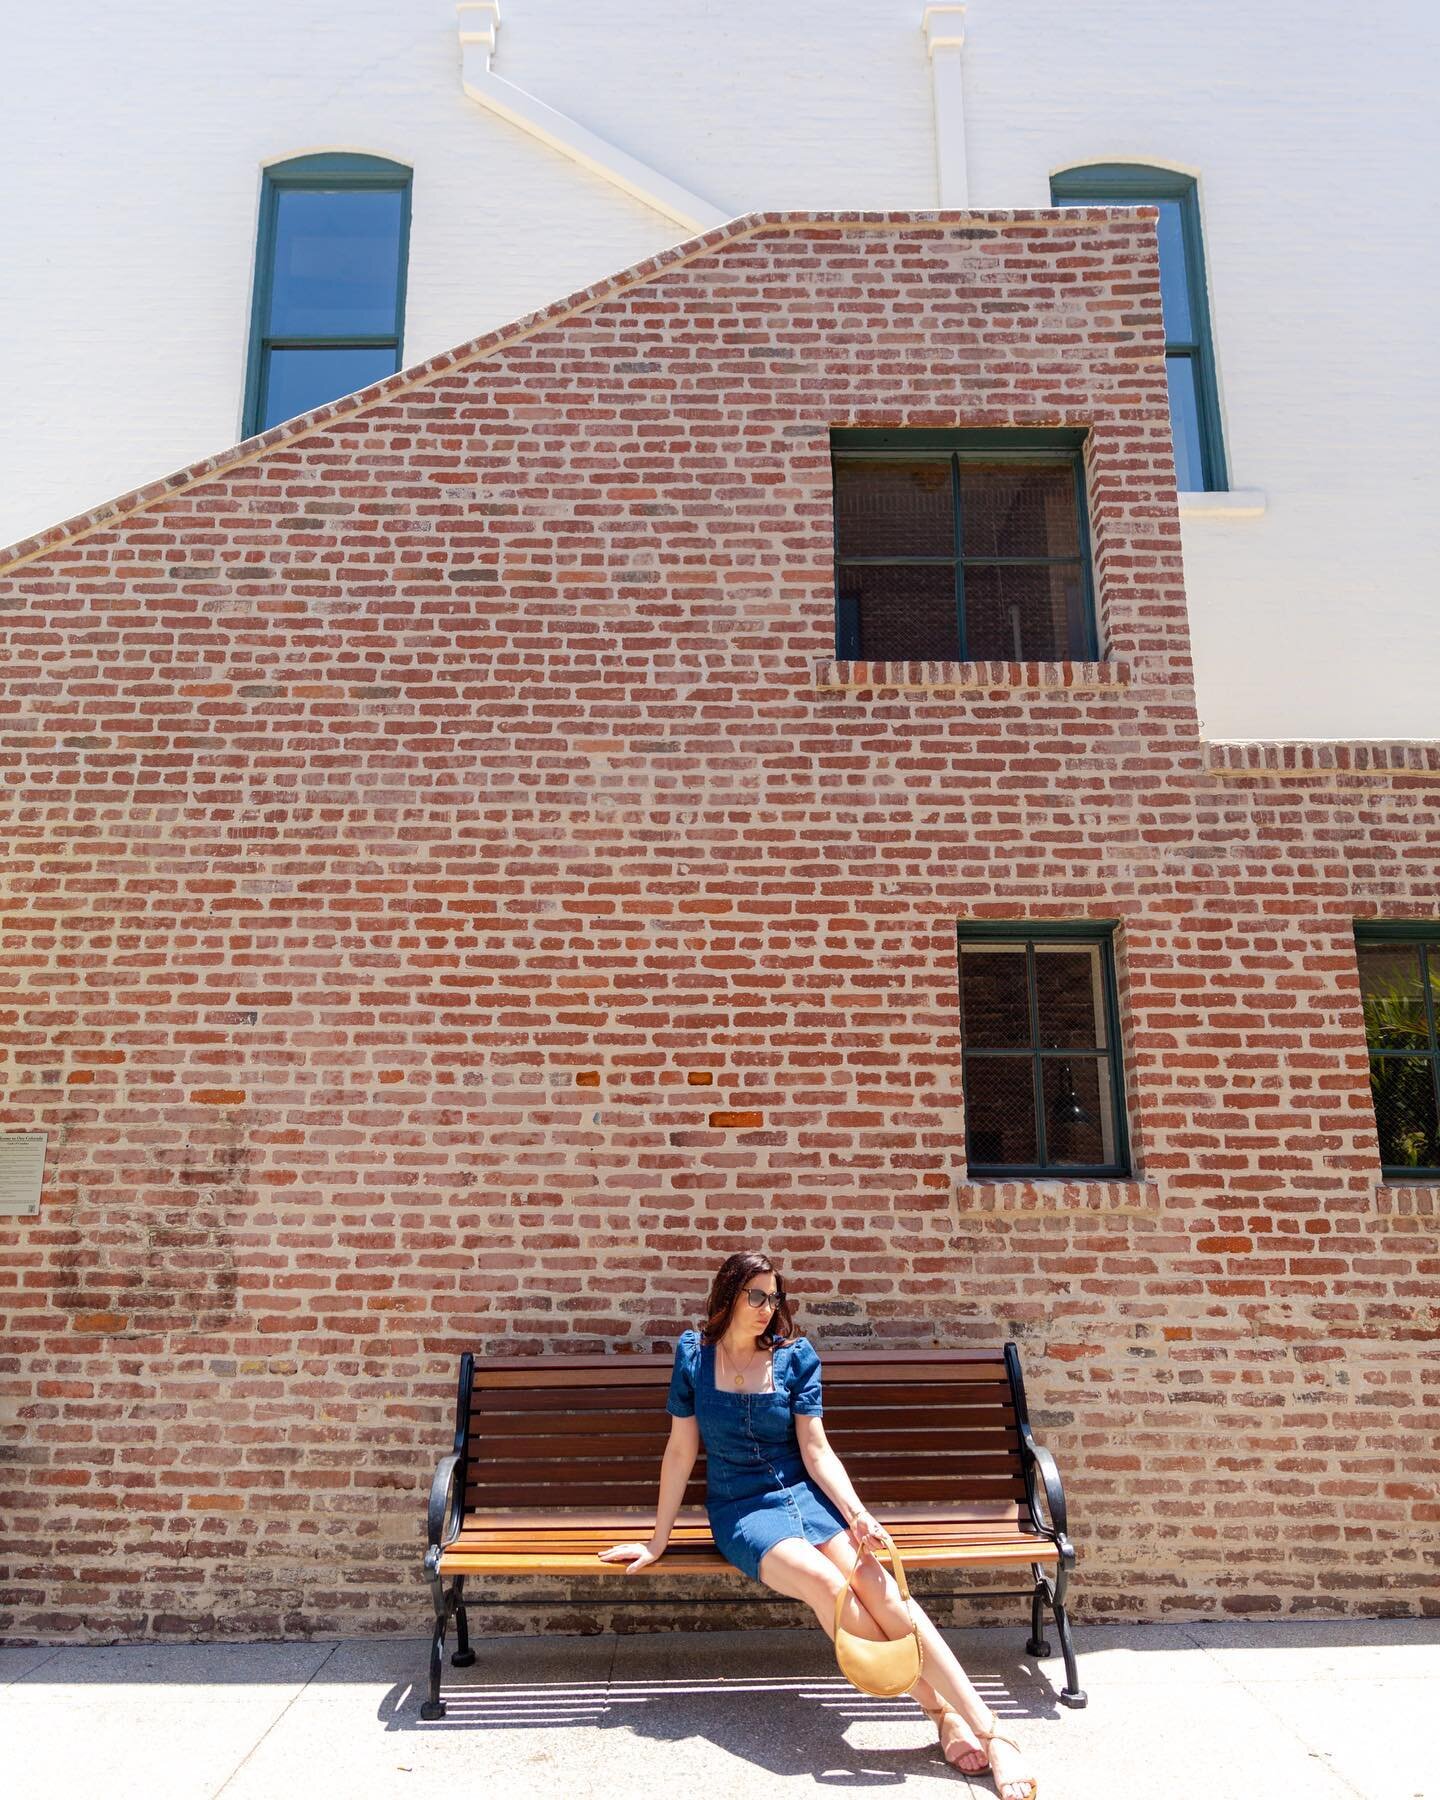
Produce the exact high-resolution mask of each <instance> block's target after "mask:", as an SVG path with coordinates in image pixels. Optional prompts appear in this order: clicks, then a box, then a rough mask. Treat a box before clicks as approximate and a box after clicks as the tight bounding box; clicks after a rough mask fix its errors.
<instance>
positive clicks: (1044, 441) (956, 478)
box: [830, 429, 1100, 662]
mask: <svg viewBox="0 0 1440 1800" xmlns="http://www.w3.org/2000/svg"><path fill="white" fill-rule="evenodd" d="M1086 435H1087V434H1086V433H1085V432H1084V431H1077V430H1065V429H1061V430H1024V429H1017V430H1014V431H967V430H953V431H950V430H916V431H880V430H860V429H855V430H840V429H837V430H834V431H832V432H831V433H830V460H831V466H832V469H833V466H834V464H835V463H836V462H838V461H840V460H841V459H842V458H844V457H846V456H856V457H863V458H866V459H871V458H875V457H889V456H893V457H894V458H895V459H896V460H897V461H900V462H905V461H917V462H918V461H922V460H923V461H931V460H933V461H938V462H946V461H948V462H949V463H950V466H951V482H952V496H953V501H952V503H953V507H954V519H955V545H954V549H953V551H952V553H951V554H950V555H949V556H883V557H858V558H856V557H850V558H846V559H845V560H846V561H847V562H862V563H884V564H895V565H899V564H904V565H911V566H915V567H923V566H930V567H939V568H944V567H946V566H948V565H951V564H953V566H954V571H955V611H956V619H957V627H958V638H959V660H960V661H961V662H968V661H969V660H970V646H969V641H968V638H967V634H966V630H965V566H966V562H967V560H968V561H970V562H971V563H973V564H979V563H987V564H994V563H1009V564H1013V565H1015V566H1017V567H1019V566H1028V567H1034V568H1043V567H1046V566H1048V565H1051V564H1058V563H1073V562H1075V561H1077V560H1078V562H1079V567H1080V583H1081V593H1082V598H1083V602H1084V611H1085V619H1084V631H1085V643H1084V647H1083V650H1082V654H1081V657H1080V660H1081V661H1085V662H1095V661H1097V660H1098V658H1099V654H1100V650H1099V636H1098V632H1097V629H1096V624H1095V584H1094V577H1093V571H1092V568H1091V555H1090V522H1089V509H1088V507H1087V504H1086V495H1085V439H1086ZM967 458H968V459H970V460H972V461H975V462H1015V463H1028V464H1035V463H1050V464H1060V465H1063V466H1067V467H1069V468H1070V469H1071V470H1072V471H1073V474H1074V481H1075V520H1076V535H1077V539H1078V545H1079V555H1078V559H1077V558H1076V557H1039V556H1022V557H979V558H968V559H967V557H966V555H965V521H964V518H963V515H962V511H961V506H960V463H961V462H962V461H964V460H966V459H967ZM832 484H833V476H832ZM834 551H835V574H836V580H835V655H836V658H837V659H838V660H839V661H841V662H854V661H856V660H857V659H858V657H859V655H860V616H859V608H858V607H857V606H856V605H855V604H854V603H853V602H847V601H846V600H845V599H844V597H843V596H842V594H841V591H840V579H839V576H840V563H841V557H840V536H839V526H838V521H837V524H836V528H835V536H834ZM1059 660H1062V661H1063V660H1065V659H1063V658H1061V659H1059Z"/></svg>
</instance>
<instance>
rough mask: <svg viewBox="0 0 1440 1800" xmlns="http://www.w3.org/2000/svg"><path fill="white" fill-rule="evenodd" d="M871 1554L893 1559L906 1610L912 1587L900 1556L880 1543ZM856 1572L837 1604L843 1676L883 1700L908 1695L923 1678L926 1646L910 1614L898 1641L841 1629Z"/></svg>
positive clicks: (838, 1654)
mask: <svg viewBox="0 0 1440 1800" xmlns="http://www.w3.org/2000/svg"><path fill="white" fill-rule="evenodd" d="M871 1554H875V1555H878V1554H883V1555H885V1556H888V1557H889V1558H890V1566H891V1568H892V1569H893V1570H894V1572H895V1584H896V1586H897V1587H898V1588H899V1589H900V1597H901V1599H902V1600H903V1601H904V1602H905V1607H906V1610H907V1611H908V1610H909V1607H910V1588H909V1584H908V1583H907V1582H906V1580H905V1565H904V1563H902V1562H901V1560H900V1553H899V1551H898V1550H896V1549H895V1547H894V1545H893V1544H886V1543H883V1542H882V1543H880V1544H879V1549H878V1552H877V1551H872V1552H871ZM859 1567H860V1558H859V1557H858V1556H857V1557H856V1559H855V1569H858V1568H859ZM855 1569H852V1570H851V1571H850V1575H849V1579H848V1580H847V1581H846V1583H845V1585H844V1587H843V1588H841V1590H840V1593H839V1595H838V1596H837V1598H836V1601H835V1659H836V1661H837V1662H838V1663H839V1664H840V1673H841V1674H842V1675H844V1676H845V1677H846V1678H847V1679H848V1680H849V1681H850V1682H851V1683H853V1685H854V1686H855V1687H857V1688H859V1690H860V1692H861V1693H862V1694H878V1695H880V1696H881V1697H882V1698H883V1699H890V1698H892V1697H893V1696H894V1695H896V1694H904V1693H908V1692H909V1690H910V1689H911V1688H912V1687H914V1685H915V1683H916V1682H917V1681H918V1680H919V1679H920V1669H921V1665H922V1664H923V1663H924V1661H925V1651H924V1647H923V1646H922V1644H921V1642H920V1631H919V1627H918V1626H917V1625H916V1624H915V1621H914V1615H913V1614H912V1615H911V1621H910V1629H909V1631H908V1632H907V1633H906V1634H905V1636H904V1637H898V1638H885V1639H874V1638H862V1637H856V1636H855V1634H854V1632H852V1631H845V1630H842V1629H841V1625H840V1616H841V1614H842V1613H843V1612H844V1610H845V1596H846V1595H847V1594H848V1593H849V1592H850V1583H851V1582H853V1581H854V1579H855Z"/></svg>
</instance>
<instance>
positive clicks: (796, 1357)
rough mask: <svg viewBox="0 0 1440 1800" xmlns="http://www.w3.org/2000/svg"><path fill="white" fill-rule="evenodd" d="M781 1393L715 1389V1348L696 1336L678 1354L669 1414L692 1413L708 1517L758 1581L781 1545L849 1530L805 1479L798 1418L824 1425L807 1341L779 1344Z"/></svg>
mask: <svg viewBox="0 0 1440 1800" xmlns="http://www.w3.org/2000/svg"><path fill="white" fill-rule="evenodd" d="M772 1366H773V1371H774V1377H775V1391H774V1392H773V1393H769V1394H749V1393H745V1392H744V1391H743V1390H741V1389H736V1388H732V1389H725V1388H717V1387H716V1385H715V1346H714V1345H713V1344H705V1343H702V1342H701V1339H700V1333H699V1332H698V1331H686V1332H682V1333H681V1336H680V1342H679V1343H678V1344H677V1345H676V1346H675V1366H674V1368H673V1369H672V1370H671V1373H670V1396H669V1398H668V1399H667V1400H666V1402H665V1410H666V1412H668V1413H669V1414H671V1416H672V1417H674V1418H677V1419H688V1418H690V1417H691V1415H692V1414H693V1415H694V1416H695V1418H696V1420H697V1422H698V1424H699V1426H700V1437H701V1441H702V1442H703V1443H704V1445H705V1511H706V1514H707V1515H708V1517H709V1520H710V1530H711V1534H712V1535H713V1537H714V1539H715V1547H716V1549H717V1550H719V1552H720V1554H721V1555H722V1556H723V1557H724V1558H725V1559H726V1561H727V1562H732V1563H734V1565H735V1567H736V1568H737V1569H743V1570H744V1572H745V1573H746V1574H747V1575H748V1576H750V1577H751V1579H752V1580H755V1581H758V1580H759V1579H760V1558H761V1557H762V1556H764V1554H765V1552H766V1551H767V1550H771V1549H773V1548H774V1546H775V1545H776V1544H778V1543H779V1542H780V1541H781V1540H782V1539H783V1538H790V1537H798V1538H804V1539H805V1540H806V1542H807V1543H811V1544H823V1543H825V1542H827V1541H828V1540H829V1539H830V1538H833V1537H836V1536H837V1535H838V1534H839V1533H840V1532H842V1531H844V1530H845V1521H844V1519H843V1518H842V1517H841V1516H840V1514H839V1513H838V1512H837V1511H836V1510H835V1507H834V1505H833V1503H832V1502H831V1501H830V1500H828V1499H827V1498H826V1496H825V1494H824V1492H823V1491H822V1490H821V1489H820V1488H819V1487H817V1486H816V1484H815V1483H814V1482H813V1481H812V1480H811V1479H810V1476H809V1475H808V1474H807V1473H806V1469H805V1464H804V1461H803V1459H802V1458H801V1455H800V1440H799V1438H798V1437H797V1436H796V1433H795V1415H796V1413H804V1414H806V1415H808V1416H812V1417H816V1418H818V1417H819V1416H820V1412H821V1404H820V1354H819V1352H818V1351H817V1350H816V1348H815V1346H814V1345H813V1344H812V1343H811V1342H810V1340H809V1339H808V1338H803V1337H800V1338H795V1339H793V1340H792V1341H791V1342H790V1343H788V1344H780V1345H777V1346H776V1348H775V1351H774V1353H773V1357H772Z"/></svg>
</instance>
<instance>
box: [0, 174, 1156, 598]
mask: <svg viewBox="0 0 1440 1800" xmlns="http://www.w3.org/2000/svg"><path fill="white" fill-rule="evenodd" d="M1117 212H1123V213H1124V215H1125V216H1127V217H1130V218H1133V217H1135V216H1136V214H1137V213H1139V214H1140V215H1142V216H1148V215H1149V214H1150V212H1151V209H1150V208H1148V207H1139V208H1137V207H1133V206H1132V207H1123V208H1115V207H1104V206H1096V207H1086V208H1080V207H1067V208H1066V209H1065V216H1066V217H1067V218H1071V219H1073V218H1075V217H1076V215H1077V214H1080V215H1082V216H1090V217H1097V218H1108V217H1110V216H1111V215H1112V214H1114V213H1117ZM1056 218H1057V214H1056V212H1055V211H1054V210H1053V209H1041V208H1038V207H1023V208H1016V209H1008V210H1006V211H1003V212H972V211H968V210H967V211H963V212H957V211H944V210H939V209H935V210H931V211H926V212H912V211H902V212H753V213H745V214H744V215H742V216H741V217H740V218H738V219H731V220H730V222H729V223H728V224H726V225H720V226H717V227H716V229H715V230H713V231H707V232H705V233H704V234H703V235H702V236H700V237H693V238H686V239H685V241H684V242H683V243H680V244H676V245H674V246H673V247H672V248H670V249H669V250H661V251H659V252H657V254H656V255H654V256H647V257H646V258H645V260H644V261H643V262H638V263H635V264H633V265H632V266H631V267H630V268H628V269H622V270H621V271H620V272H619V273H618V274H615V275H607V276H605V277H604V279H603V280H601V281H597V282H595V283H593V285H592V286H590V287H587V288H581V289H580V290H579V291H578V292H577V293H574V294H567V295H566V296H565V298H564V299H563V300H555V301H552V302H551V304H550V305H549V306H544V307H541V308H540V310H539V311H538V312H532V313H526V314H524V315H523V316H522V317H521V318H518V319H513V320H511V322H510V323H509V324H507V325H501V326H498V327H497V328H496V329H495V330H494V331H487V332H486V333H485V334H484V336H483V337H478V338H472V339H471V340H470V341H469V343H466V344H461V345H459V346H458V347H457V348H456V349H454V350H446V351H445V352H443V353H442V354H441V355H439V356H432V357H431V358H430V359H429V361H428V362H422V363H414V364H412V365H411V367H410V368H408V369H400V370H398V371H397V372H396V373H395V374H394V375H387V376H386V377H385V379H384V380H383V381H376V382H372V383H371V385H370V386H369V387H366V388H361V389H360V390H359V391H358V392H357V393H354V394H346V395H345V397H344V398H343V399H340V400H332V401H331V402H330V403H329V404H328V405H327V406H317V407H316V408H315V409H314V411H313V412H307V413H301V414H300V415H299V417H298V418H294V419H287V420H286V421H285V423H284V424H283V425H274V426H272V427H271V428H270V430H269V431H262V432H260V433H259V434H258V435H257V436H255V437H250V438H245V439H243V440H242V442H240V443H238V444H235V445H232V446H231V447H230V448H229V449H227V450H222V451H221V452H220V454H219V455H218V456H206V457H202V459H201V460H200V461H199V462H194V463H191V464H190V465H189V466H188V467H187V468H184V469H177V470H176V471H175V473H174V474H173V475H162V476H161V477H160V478H159V480H157V481H147V482H146V483H145V484H144V486H143V487H137V488H132V489H131V490H130V492H129V493H128V494H122V495H120V496H119V498H118V499H115V500H107V501H106V502H105V504H104V505H103V506H96V507H92V508H91V509H90V511H88V512H83V513H76V515H75V516H74V518H71V519H66V520H64V521H63V522H62V523H61V524H59V525H52V526H51V527H50V528H49V529H48V530H47V531H42V532H38V533H37V534H36V535H35V536H33V537H28V538H21V539H20V541H19V542H18V543H16V544H11V545H9V546H8V548H6V549H4V550H0V574H3V573H4V572H5V571H6V570H8V569H13V568H15V567H16V566H17V565H18V564H20V563H26V562H31V561H33V560H34V559H35V558H36V557H38V556H44V555H45V554H46V553H47V552H48V551H51V550H58V549H60V548H61V547H62V546H63V545H65V544H71V543H74V542H75V540H76V539H77V538H81V537H84V536H85V534H86V533H87V532H90V531H96V530H98V529H99V528H100V527H101V526H104V525H113V524H115V523H116V522H117V521H118V520H120V519H125V518H128V517H130V516H131V515H132V514H134V513H138V512H143V511H144V510H145V508H146V507H147V506H153V505H154V504H155V503H156V501H158V500H166V499H168V498H169V497H170V496H171V495H172V494H178V493H183V492H184V491H185V490H186V489H187V488H192V487H195V486H197V485H198V484H199V483H200V482H202V481H208V480H209V479H210V477H211V476H213V475H223V474H225V473H226V472H227V471H228V470H230V469H238V468H241V467H243V466H244V464H246V463H251V462H255V461H256V460H257V459H258V458H260V457H262V456H264V455H265V454H266V452H267V451H270V450H276V449H279V448H280V446H281V445H283V444H293V443H295V442H296V441H297V440H298V439H300V438H303V437H307V436H308V435H309V434H310V433H311V432H312V431H323V430H324V429H325V428H326V427H327V426H330V425H333V424H334V423H335V422H336V421H337V420H339V419H348V418H351V417H353V416H354V415H355V414H356V413H361V412H364V411H365V409H366V408H367V407H370V406H376V405H378V404H380V403H381V402H383V401H386V400H390V399H393V398H394V397H395V395H396V394H402V393H404V392H406V390H407V389H409V388H413V387H419V386H421V385H422V384H423V383H425V382H427V381H429V380H430V379H431V378H432V377H434V376H436V375H441V374H443V373H444V372H445V371H446V370H447V369H456V368H460V367H463V365H465V364H466V363H472V362H478V361H479V360H480V359H481V358H482V357H486V356H492V355H493V354H494V353H495V352H496V351H497V350H504V349H507V348H508V347H509V346H510V345H511V344H517V343H519V342H520V341H521V340H522V339H524V338H527V337H530V336H531V335H532V334H533V333H535V332H537V331H543V330H544V329H545V328H546V326H548V325H554V324H557V323H558V322H559V321H560V320H561V319H566V318H569V317H570V316H571V315H572V314H574V313H578V312H583V311H584V310H585V308H586V307H589V306H595V305H597V304H598V303H599V302H600V301H602V300H608V299H610V298H611V297H612V296H613V295H615V294H622V293H624V292H625V291H626V290H627V289H629V288H632V287H638V286H640V285H641V284H642V283H644V282H646V281H650V280H653V278H654V277H655V276H656V275H659V274H661V273H663V272H664V271H665V270H666V269H673V268H675V267H677V266H678V265H679V264H681V263H686V262H689V261H691V260H692V259H693V258H695V257H697V256H705V255H708V254H709V252H710V251H712V250H719V249H721V248H722V247H723V246H725V245H727V244H734V243H738V242H739V241H740V240H741V239H743V238H747V237H751V236H753V235H754V234H755V233H756V232H758V231H768V230H782V231H783V230H797V229H802V228H804V227H807V226H811V225H831V226H835V225H838V226H843V227H845V228H846V229H850V230H857V231H865V230H870V229H884V228H886V227H889V226H892V225H960V224H963V223H978V224H995V225H1016V224H1026V223H1031V222H1034V223H1037V224H1039V223H1045V224H1052V223H1054V222H1055V220H1056Z"/></svg>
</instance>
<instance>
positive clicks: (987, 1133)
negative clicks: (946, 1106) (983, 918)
mask: <svg viewBox="0 0 1440 1800" xmlns="http://www.w3.org/2000/svg"><path fill="white" fill-rule="evenodd" d="M1111 939H1112V928H1111V927H1109V926H1106V925H1089V924H1086V925H1063V926H1048V927H1047V926H1030V925H1026V924H1023V923H1021V924H1013V925H1012V924H1009V923H1007V924H1005V925H1003V926H995V925H991V924H989V923H986V924H983V925H975V924H972V925H968V926H967V925H961V926H960V928H959V941H960V1036H961V1058H962V1073H961V1085H962V1087H963V1090H964V1095H965V1139H966V1147H967V1160H968V1164H969V1168H970V1172H971V1173H972V1174H986V1175H1047V1174H1061V1173H1064V1174H1067V1175H1072V1174H1086V1175H1106V1176H1119V1175H1125V1174H1128V1172H1129V1148H1128V1142H1127V1135H1126V1129H1125V1115H1124V1101H1123V1088H1122V1064H1121V1056H1120V1046H1119V1032H1118V1024H1117V1020H1118V1007H1117V1003H1116V995H1115V966H1114V956H1113V946H1112V941H1111Z"/></svg>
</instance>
